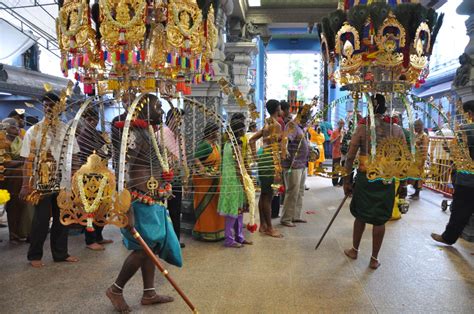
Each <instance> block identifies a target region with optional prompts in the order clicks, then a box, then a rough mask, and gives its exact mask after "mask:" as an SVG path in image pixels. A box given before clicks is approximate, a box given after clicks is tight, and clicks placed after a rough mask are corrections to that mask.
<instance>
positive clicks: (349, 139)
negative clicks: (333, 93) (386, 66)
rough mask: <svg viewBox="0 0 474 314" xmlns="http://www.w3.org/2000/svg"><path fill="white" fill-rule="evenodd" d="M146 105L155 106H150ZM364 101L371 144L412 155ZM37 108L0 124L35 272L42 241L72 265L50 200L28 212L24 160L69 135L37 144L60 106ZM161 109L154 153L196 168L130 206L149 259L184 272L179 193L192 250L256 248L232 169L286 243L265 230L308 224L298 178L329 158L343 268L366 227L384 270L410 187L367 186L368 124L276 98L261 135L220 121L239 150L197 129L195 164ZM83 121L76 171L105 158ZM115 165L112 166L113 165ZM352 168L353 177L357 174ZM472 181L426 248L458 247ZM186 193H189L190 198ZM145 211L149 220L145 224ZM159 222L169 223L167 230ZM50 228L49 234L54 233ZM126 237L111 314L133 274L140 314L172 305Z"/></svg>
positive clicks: (143, 146) (209, 129)
mask: <svg viewBox="0 0 474 314" xmlns="http://www.w3.org/2000/svg"><path fill="white" fill-rule="evenodd" d="M153 101H155V102H158V100H156V99H155V100H153ZM372 101H373V104H374V110H375V121H374V122H373V123H375V125H376V134H377V137H376V138H377V145H378V144H380V143H381V142H382V141H384V140H385V139H386V138H388V137H396V138H400V139H401V140H402V141H403V142H406V143H407V145H408V146H409V145H410V144H409V141H410V136H407V133H406V132H405V130H404V129H403V128H402V127H401V126H399V125H397V122H398V121H394V120H391V119H389V120H387V119H386V116H385V111H386V106H385V98H384V97H383V96H382V95H378V94H377V95H374V96H373V99H372ZM42 102H43V108H44V119H42V120H41V121H39V122H38V123H36V124H35V125H32V126H30V127H29V128H28V130H27V131H25V117H24V113H23V112H19V111H18V110H15V111H12V112H11V113H10V114H9V116H8V117H7V118H5V119H4V120H3V121H2V124H1V126H2V129H3V131H4V134H5V138H2V142H3V143H2V144H6V145H4V146H3V147H4V148H5V149H7V150H8V152H9V154H10V156H11V160H8V161H5V163H4V166H5V168H7V172H6V173H5V174H4V175H5V179H4V180H3V181H2V182H1V188H4V189H7V190H8V191H9V192H10V194H11V195H12V199H11V201H10V202H8V203H7V204H6V212H7V217H8V228H9V239H10V241H12V242H13V243H19V242H29V250H28V254H27V258H28V260H29V261H30V263H31V265H32V266H33V267H42V266H43V265H44V264H43V262H42V259H43V245H44V242H45V241H46V238H47V235H48V233H50V241H51V253H52V256H53V260H54V261H55V262H72V263H73V262H78V261H79V259H78V258H77V257H74V256H71V255H69V252H68V227H66V226H64V225H63V224H62V223H61V222H60V218H59V217H60V214H59V211H60V210H59V207H58V204H57V196H58V194H57V192H52V193H48V194H47V195H45V196H43V197H41V199H40V201H39V202H38V203H37V204H36V205H30V204H28V203H27V202H26V201H25V200H26V199H27V196H28V195H30V194H31V192H32V185H31V182H30V177H29V176H28V175H27V170H28V162H25V161H27V160H28V159H29V158H30V157H31V153H32V150H33V148H34V147H35V146H36V145H38V143H42V145H43V146H42V147H41V149H43V150H45V151H47V153H48V155H50V158H52V160H56V161H58V160H59V157H60V156H59V155H60V147H59V145H57V143H58V142H60V141H61V139H62V138H63V137H64V136H65V134H66V130H67V125H66V124H64V123H62V122H61V123H60V124H59V125H58V126H57V127H56V129H55V131H54V132H52V131H51V130H49V129H48V130H47V132H46V134H45V135H46V137H45V139H46V140H45V141H42V140H41V135H42V133H44V132H42V129H43V128H44V126H45V125H46V124H47V123H48V120H49V119H52V116H51V115H52V114H53V112H54V110H52V109H53V107H54V106H55V105H56V103H58V102H59V98H58V96H56V95H55V94H52V93H48V94H46V95H45V96H44V97H43V99H42ZM149 110H151V109H149ZM160 110H161V109H157V110H154V111H150V112H148V113H147V114H148V116H149V119H152V120H153V124H154V125H157V126H159V128H163V130H162V132H163V134H166V135H165V136H163V137H161V140H164V143H162V144H163V146H164V147H166V149H167V151H168V152H169V153H170V154H169V158H170V160H171V161H172V164H173V165H174V166H175V167H177V168H183V165H191V164H192V169H194V170H193V173H192V174H191V176H189V178H188V176H187V175H177V176H175V177H174V179H173V184H172V186H173V197H172V198H171V199H170V200H169V201H168V203H167V207H164V206H163V204H162V203H160V202H158V201H157V202H153V203H148V204H142V203H140V204H138V203H136V202H134V203H133V209H134V210H133V217H130V220H131V221H133V222H134V226H135V227H137V229H139V228H142V229H140V230H141V232H140V233H143V234H145V235H147V234H149V235H150V237H149V238H145V241H146V242H147V243H148V244H149V246H150V247H151V248H152V249H154V250H155V249H156V248H159V254H160V256H166V257H165V259H166V260H167V261H169V262H170V263H172V264H174V265H178V266H179V265H181V258H182V257H181V251H180V250H181V248H184V247H185V245H184V243H182V242H181V243H180V230H181V226H180V221H181V207H182V197H183V193H188V192H192V193H193V200H194V203H193V209H194V213H195V218H196V220H195V224H194V227H193V231H192V235H193V237H194V238H195V239H197V240H201V241H220V240H223V244H224V246H226V247H229V248H242V247H243V246H245V245H252V244H253V242H252V241H250V240H247V239H245V236H244V232H243V229H244V223H243V214H244V213H245V212H248V209H249V203H250V202H251V200H249V199H248V194H247V193H246V191H245V188H244V183H243V182H244V180H245V174H244V173H243V170H242V167H240V166H243V169H244V171H246V172H247V173H248V174H250V175H252V176H254V177H255V178H254V179H255V180H254V182H255V183H256V185H258V188H259V190H260V195H259V200H258V206H257V208H258V214H259V218H260V219H259V220H260V227H259V229H258V230H259V232H261V233H262V234H264V235H267V236H270V237H274V238H283V234H282V233H281V232H280V231H279V230H278V229H277V228H275V226H274V221H273V220H272V219H275V218H280V219H279V222H280V224H281V225H282V226H284V227H290V228H294V227H296V226H297V224H299V223H306V222H307V221H306V220H304V219H303V216H302V209H303V200H304V193H305V182H306V178H307V176H312V175H315V174H317V173H318V171H320V169H321V167H322V163H323V162H325V160H326V158H328V159H332V168H333V171H334V173H335V172H337V169H338V168H341V167H344V168H345V170H346V174H347V175H346V176H345V177H340V176H335V177H334V178H333V179H332V184H333V185H334V186H335V187H337V186H343V189H344V193H345V195H347V196H352V200H351V204H350V211H351V213H352V215H353V216H354V217H355V221H354V231H353V242H352V247H351V248H350V249H347V250H345V251H344V253H345V254H346V255H347V256H348V257H349V258H351V259H356V258H357V257H358V252H359V250H360V242H361V238H362V235H363V232H364V230H365V226H366V224H372V225H373V231H372V235H373V245H372V254H371V258H370V262H369V266H370V267H371V268H373V269H376V268H378V267H379V266H380V262H379V259H378V253H379V251H380V248H381V245H382V242H383V238H384V234H385V223H386V222H387V221H388V220H389V219H391V218H392V212H393V208H394V202H395V199H396V197H405V196H406V185H407V184H406V182H404V183H397V184H387V182H382V181H375V182H373V181H370V180H368V178H367V175H366V166H367V162H368V156H369V154H370V146H369V143H370V132H369V131H368V128H369V123H371V122H370V121H368V119H363V118H362V117H361V116H360V115H358V116H357V117H356V119H354V117H352V118H351V119H349V121H348V124H349V127H348V128H346V127H345V124H346V123H345V121H344V120H340V121H339V122H338V124H337V128H336V129H335V130H332V128H331V126H330V124H329V123H327V122H323V121H315V120H312V119H311V106H310V105H304V106H302V107H300V108H299V109H298V112H297V113H296V115H295V116H294V117H293V116H292V114H291V113H290V106H289V104H288V103H287V102H286V101H277V100H274V99H272V100H269V101H268V102H267V103H266V110H267V112H268V117H267V118H266V119H265V120H264V125H263V127H262V128H261V129H260V130H258V129H257V126H256V124H255V123H250V125H249V126H248V127H247V122H246V117H245V115H243V114H240V113H237V114H234V115H232V116H231V117H230V119H229V121H228V122H227V123H228V127H229V129H228V130H229V132H232V133H233V136H234V137H235V139H236V142H235V143H234V142H232V141H230V140H229V138H226V137H225V136H223V133H225V132H223V129H222V127H221V126H219V125H218V124H216V123H214V122H208V123H207V124H206V125H205V128H204V130H203V137H202V140H201V141H200V142H199V143H196V146H195V147H196V148H195V150H194V152H193V154H192V156H189V155H188V156H187V155H186V154H185V153H183V152H182V151H181V149H180V141H181V133H180V130H179V123H178V122H179V121H180V120H181V118H182V116H183V115H184V112H183V111H182V110H180V109H177V108H172V109H171V110H170V111H169V112H168V113H167V115H166V119H165V121H162V117H161V114H162V112H161V111H160ZM464 110H465V111H466V112H467V113H468V114H469V115H470V116H471V118H472V117H473V116H474V107H473V102H467V103H466V104H465V105H464ZM82 118H83V119H84V121H85V122H86V123H85V124H84V127H83V128H81V130H80V132H79V134H78V136H77V138H76V139H77V142H76V143H74V148H73V153H74V154H75V155H77V157H78V158H77V160H78V163H79V164H84V163H85V162H86V161H87V158H88V156H89V155H91V154H92V153H96V154H98V155H99V156H101V157H102V158H106V159H110V158H112V157H113V156H112V155H111V153H110V152H107V150H105V149H103V147H104V145H106V141H105V140H104V137H103V136H102V135H101V134H100V132H99V131H97V129H96V128H97V125H98V123H99V114H98V112H97V111H94V110H88V111H86V112H85V113H84V115H83V117H82ZM123 118H124V116H123V115H122V116H118V117H117V118H116V119H114V121H112V139H114V137H115V139H117V138H120V136H121V132H122V131H121V129H120V127H119V126H118V125H120V123H117V122H120V121H121V120H123ZM152 120H150V121H152ZM150 121H149V123H151V122H150ZM163 122H164V123H163ZM415 132H416V134H415V136H414V140H415V146H416V149H417V151H419V156H421V158H422V159H421V160H419V162H420V164H419V165H418V166H419V167H420V168H423V167H425V160H426V159H427V158H428V156H427V155H428V136H427V134H426V133H425V132H424V127H423V123H422V122H421V121H416V122H415ZM466 132H471V133H472V128H470V129H469V128H468V129H467V131H466ZM471 133H469V137H468V141H469V143H468V144H469V147H470V154H471V158H473V157H474V152H473V151H472V149H473V147H474V143H472V141H473V139H474V136H473V135H472V134H471ZM158 140H160V137H158ZM144 142H146V141H144ZM114 143H118V141H117V140H116V141H115V142H114ZM137 145H138V147H136V149H135V151H134V152H133V153H131V157H130V158H131V159H130V160H129V163H130V164H131V165H132V168H133V169H131V170H130V172H131V173H135V174H134V176H136V178H137V179H138V178H140V176H141V174H144V173H149V171H150V169H149V168H148V167H149V165H148V162H147V161H146V160H143V158H139V154H140V152H144V151H148V150H150V149H151V148H150V147H149V146H150V145H151V144H149V143H148V144H147V143H140V144H137ZM147 145H148V146H147ZM235 145H237V147H235ZM313 148H316V149H317V150H318V152H319V154H318V155H317V158H314V159H310V151H311V149H313ZM236 154H240V155H236ZM112 159H113V162H114V163H116V162H117V160H115V159H114V158H112ZM188 159H192V160H188ZM356 159H357V160H358V163H357V169H354V162H355V160H356ZM239 165H240V166H239ZM76 168H77V167H76ZM255 170H256V171H255ZM354 175H355V177H354ZM473 178H474V176H473V175H471V174H467V173H462V174H457V176H456V181H455V193H454V201H453V205H452V214H451V218H450V221H449V224H448V226H447V228H446V231H445V232H444V233H443V234H442V235H438V234H433V235H432V237H433V239H434V240H436V241H438V242H442V243H445V244H454V243H455V242H456V240H457V238H458V237H459V236H460V234H461V232H462V229H463V228H464V226H465V225H466V224H467V222H468V220H469V217H470V215H472V212H473V207H472V206H471V204H470V203H469V195H470V193H472V192H474V183H473V182H474V179H473ZM128 183H129V184H130V185H132V186H134V192H135V193H139V194H140V193H144V194H146V190H147V187H146V184H145V183H143V182H138V181H137V182H134V177H132V178H130V182H128ZM134 183H135V184H134ZM408 183H411V184H413V187H414V189H415V193H414V194H413V195H412V196H411V198H412V199H413V200H416V199H418V198H419V195H420V190H421V187H422V183H421V182H420V181H413V182H408ZM190 187H192V191H190V190H189V189H190ZM403 190H405V192H403ZM402 194H405V195H402ZM400 195H401V196H400ZM281 205H282V210H281V213H280V206H281ZM151 212H153V213H155V214H153V215H151V214H150V213H151ZM167 213H169V217H170V221H171V222H172V224H169V223H168V219H167V218H166V217H167V215H168V214H167ZM51 218H52V224H50V220H51ZM150 228H152V229H153V228H155V229H153V230H151V229H150ZM156 228H158V229H160V230H158V229H156ZM102 230H103V228H102V227H100V226H95V227H94V230H93V231H85V244H86V247H87V248H88V249H91V250H94V251H102V250H104V249H105V245H106V244H108V243H112V242H113V241H112V240H110V239H105V238H104V237H103V236H102ZM130 230H131V229H127V228H124V229H123V230H122V234H123V238H124V243H125V246H126V247H127V248H128V249H129V250H131V251H132V252H131V254H130V255H129V257H128V258H127V259H126V260H125V262H124V264H123V266H122V269H121V271H120V273H119V275H118V277H117V279H116V281H115V282H114V283H113V284H112V285H111V286H110V288H109V289H108V290H107V296H108V297H109V298H110V300H111V301H112V303H113V305H114V306H115V308H116V309H118V310H127V309H128V305H127V304H126V303H125V300H124V299H123V296H122V291H123V288H124V286H125V284H126V283H127V282H128V281H129V280H130V278H131V277H132V276H133V275H134V274H135V273H136V272H137V270H138V269H139V268H141V270H142V272H143V278H144V293H143V298H142V304H145V305H146V304H154V303H163V302H170V301H172V298H170V297H167V296H159V295H157V294H156V293H155V292H154V281H153V278H154V265H153V263H152V262H151V261H150V260H149V259H148V258H147V256H146V254H145V253H144V252H143V250H142V249H141V248H140V245H139V243H138V242H137V241H136V240H135V236H134V234H132V233H131V231H130ZM163 230H165V231H163ZM170 234H171V238H170V237H169V235H170ZM163 241H165V242H166V243H165V244H164V242H163ZM156 250H158V249H156ZM165 251H166V252H167V253H166V254H165V253H164V252H165ZM157 252H158V251H157Z"/></svg>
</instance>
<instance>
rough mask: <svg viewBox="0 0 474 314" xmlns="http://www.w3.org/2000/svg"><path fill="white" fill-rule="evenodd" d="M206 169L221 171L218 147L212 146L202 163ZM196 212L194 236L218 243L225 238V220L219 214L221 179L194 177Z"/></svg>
mask: <svg viewBox="0 0 474 314" xmlns="http://www.w3.org/2000/svg"><path fill="white" fill-rule="evenodd" d="M202 164H203V165H204V167H213V168H214V169H215V170H219V168H220V164H221V156H220V153H219V150H218V149H217V145H212V153H211V154H210V155H209V156H208V157H207V159H206V160H205V161H204V162H203V163H202ZM193 183H194V211H195V214H196V223H195V225H194V229H193V236H194V237H195V238H197V239H200V240H204V241H218V240H221V239H223V238H224V227H225V219H224V217H223V216H220V215H219V214H218V213H217V204H218V202H219V185H220V178H219V177H217V178H214V177H212V178H207V177H205V176H199V175H194V176H193Z"/></svg>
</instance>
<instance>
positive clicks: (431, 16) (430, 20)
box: [426, 8, 438, 30]
mask: <svg viewBox="0 0 474 314" xmlns="http://www.w3.org/2000/svg"><path fill="white" fill-rule="evenodd" d="M437 20H438V13H437V12H436V11H435V10H434V9H433V8H429V9H428V12H427V13H426V23H427V24H428V27H429V28H430V29H431V30H433V27H434V26H435V24H436V21H437Z"/></svg>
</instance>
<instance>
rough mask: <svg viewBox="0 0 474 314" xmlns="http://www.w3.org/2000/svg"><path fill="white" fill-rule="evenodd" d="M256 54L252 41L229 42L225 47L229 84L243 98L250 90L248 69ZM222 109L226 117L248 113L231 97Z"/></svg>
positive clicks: (256, 47)
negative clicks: (233, 86) (238, 113)
mask: <svg viewBox="0 0 474 314" xmlns="http://www.w3.org/2000/svg"><path fill="white" fill-rule="evenodd" d="M257 52H258V46H257V43H255V42H252V41H237V42H230V43H226V45H225V54H226V63H227V64H228V65H229V70H230V76H231V83H232V84H233V85H235V86H236V87H238V88H239V90H240V91H241V92H242V95H244V97H247V95H248V92H249V90H250V84H249V82H248V77H249V67H250V65H251V64H252V58H254V57H255V55H256V53H257ZM224 108H225V110H226V112H227V116H228V117H230V116H232V114H234V113H237V112H241V113H243V114H245V115H247V113H248V110H247V108H246V107H240V106H239V105H238V104H237V102H236V101H235V99H234V98H233V97H230V98H229V99H228V102H227V103H226V104H224Z"/></svg>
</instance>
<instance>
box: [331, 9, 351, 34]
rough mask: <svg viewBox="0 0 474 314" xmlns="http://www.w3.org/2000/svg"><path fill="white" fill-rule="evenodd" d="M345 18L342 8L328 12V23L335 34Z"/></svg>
mask: <svg viewBox="0 0 474 314" xmlns="http://www.w3.org/2000/svg"><path fill="white" fill-rule="evenodd" d="M346 20H347V16H346V13H345V12H344V11H343V10H336V11H334V12H332V13H331V14H329V25H330V26H331V30H332V32H333V33H334V34H337V32H338V31H339V29H340V28H341V27H342V25H343V24H344V22H345V21H346Z"/></svg>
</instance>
